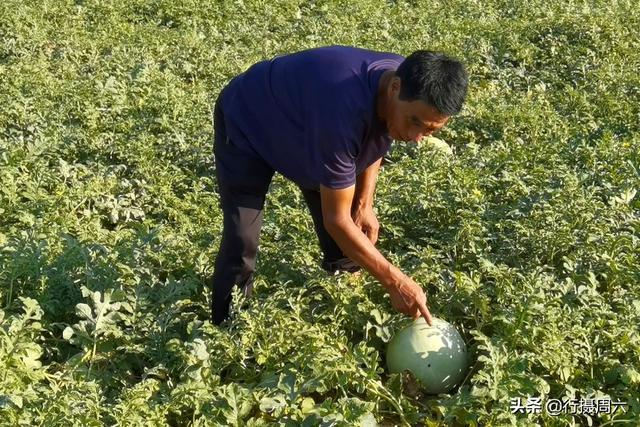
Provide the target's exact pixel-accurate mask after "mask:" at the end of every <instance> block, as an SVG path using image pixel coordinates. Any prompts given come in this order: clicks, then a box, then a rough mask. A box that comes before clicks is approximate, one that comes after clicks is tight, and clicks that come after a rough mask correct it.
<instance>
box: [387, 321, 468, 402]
mask: <svg viewBox="0 0 640 427" xmlns="http://www.w3.org/2000/svg"><path fill="white" fill-rule="evenodd" d="M387 367H388V368H389V372H390V373H401V372H403V371H405V370H407V371H409V372H411V373H412V374H413V375H414V376H415V377H416V378H417V379H418V380H419V382H420V384H421V386H422V389H423V391H424V392H425V393H427V394H439V393H446V392H448V391H449V390H451V389H452V388H454V387H455V386H456V385H458V384H459V383H460V381H462V379H463V378H464V375H465V373H466V371H467V367H468V360H467V347H466V345H465V343H464V340H463V339H462V337H461V336H460V334H459V333H458V331H457V330H456V328H455V327H454V326H453V325H451V324H450V323H448V322H446V321H444V320H442V319H438V318H435V317H434V318H433V326H429V325H428V324H427V322H426V321H425V320H424V318H423V317H420V318H418V319H417V320H414V321H413V322H412V323H411V324H410V325H408V326H407V327H405V328H404V329H402V330H401V331H400V332H398V333H397V334H396V335H395V336H394V337H393V338H392V339H391V341H390V342H389V345H388V347H387Z"/></svg>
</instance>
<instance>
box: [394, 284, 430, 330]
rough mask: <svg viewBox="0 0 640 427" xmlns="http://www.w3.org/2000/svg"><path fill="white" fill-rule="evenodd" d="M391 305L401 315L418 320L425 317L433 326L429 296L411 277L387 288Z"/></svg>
mask: <svg viewBox="0 0 640 427" xmlns="http://www.w3.org/2000/svg"><path fill="white" fill-rule="evenodd" d="M386 288H387V291H388V292H389V296H390V297H391V305H393V308H395V309H396V310H398V311H399V312H401V313H404V314H406V315H408V316H411V317H413V318H414V319H417V318H418V317H420V316H422V317H424V320H426V321H427V323H428V324H429V326H433V319H432V317H431V313H430V312H429V309H428V308H427V296H426V295H425V293H424V291H423V290H422V288H421V287H420V285H418V284H417V283H416V282H414V281H413V280H412V279H411V278H410V277H408V276H404V275H403V277H402V278H401V279H400V281H398V282H396V283H394V284H393V285H390V286H386Z"/></svg>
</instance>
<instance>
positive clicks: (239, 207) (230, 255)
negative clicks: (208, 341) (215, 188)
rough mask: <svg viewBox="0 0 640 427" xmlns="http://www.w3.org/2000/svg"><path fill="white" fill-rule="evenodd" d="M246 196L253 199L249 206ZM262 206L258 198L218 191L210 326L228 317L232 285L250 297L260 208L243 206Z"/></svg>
mask: <svg viewBox="0 0 640 427" xmlns="http://www.w3.org/2000/svg"><path fill="white" fill-rule="evenodd" d="M248 197H250V198H253V199H255V200H254V201H253V203H246V201H247V198H248ZM243 201H244V202H245V203H243ZM263 203H264V198H260V197H259V196H248V195H246V194H245V195H241V194H238V193H234V192H233V191H230V190H226V191H222V194H221V207H222V211H223V218H224V219H223V232H222V241H221V242H220V250H219V251H218V256H217V257H216V262H215V270H214V274H213V280H212V287H213V298H212V307H211V309H212V313H213V317H212V319H213V323H214V324H219V323H220V322H222V321H223V320H224V319H226V318H227V317H228V316H229V305H230V303H231V294H232V290H233V287H234V285H236V286H238V287H239V288H240V290H241V291H242V292H243V293H244V295H245V296H247V297H249V296H251V292H252V290H253V273H254V271H255V267H256V254H257V251H258V239H259V236H260V228H261V227H262V209H255V208H251V207H246V205H251V204H253V206H262V205H263Z"/></svg>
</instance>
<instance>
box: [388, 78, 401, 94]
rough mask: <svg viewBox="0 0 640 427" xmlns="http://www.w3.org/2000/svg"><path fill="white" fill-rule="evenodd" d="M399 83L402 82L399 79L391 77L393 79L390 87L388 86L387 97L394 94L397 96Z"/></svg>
mask: <svg viewBox="0 0 640 427" xmlns="http://www.w3.org/2000/svg"><path fill="white" fill-rule="evenodd" d="M401 83H402V82H401V80H400V77H398V76H393V79H391V85H389V95H393V94H396V93H397V94H399V93H400V87H401Z"/></svg>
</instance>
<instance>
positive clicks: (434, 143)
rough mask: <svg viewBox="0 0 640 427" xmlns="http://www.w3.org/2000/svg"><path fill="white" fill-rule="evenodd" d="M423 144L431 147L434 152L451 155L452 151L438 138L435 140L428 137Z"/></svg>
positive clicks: (432, 137) (433, 137)
mask: <svg viewBox="0 0 640 427" xmlns="http://www.w3.org/2000/svg"><path fill="white" fill-rule="evenodd" d="M424 143H425V144H427V146H428V147H431V148H432V149H434V150H437V151H441V152H443V153H444V154H447V155H452V154H453V150H452V149H451V147H450V146H449V144H447V143H446V142H444V141H443V140H442V139H440V138H436V137H435V136H428V137H426V138H425V139H424Z"/></svg>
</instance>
